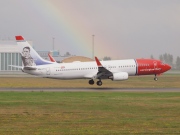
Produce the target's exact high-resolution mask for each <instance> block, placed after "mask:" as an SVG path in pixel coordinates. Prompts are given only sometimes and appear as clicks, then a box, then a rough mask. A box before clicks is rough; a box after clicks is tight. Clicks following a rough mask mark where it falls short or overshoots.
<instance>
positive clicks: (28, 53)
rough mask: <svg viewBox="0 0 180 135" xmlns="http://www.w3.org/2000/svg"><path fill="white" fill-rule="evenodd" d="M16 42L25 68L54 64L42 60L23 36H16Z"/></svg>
mask: <svg viewBox="0 0 180 135" xmlns="http://www.w3.org/2000/svg"><path fill="white" fill-rule="evenodd" d="M16 41H17V45H18V49H19V52H20V53H21V57H22V62H23V64H24V66H36V65H46V64H52V63H53V62H50V61H47V60H44V59H43V58H41V57H40V56H39V54H38V53H37V52H36V51H35V50H34V49H33V48H32V47H31V45H30V44H29V43H28V42H27V41H25V40H24V38H23V37H22V36H16Z"/></svg>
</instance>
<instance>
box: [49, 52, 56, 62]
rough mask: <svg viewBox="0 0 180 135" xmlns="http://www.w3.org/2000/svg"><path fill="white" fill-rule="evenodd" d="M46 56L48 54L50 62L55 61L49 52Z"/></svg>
mask: <svg viewBox="0 0 180 135" xmlns="http://www.w3.org/2000/svg"><path fill="white" fill-rule="evenodd" d="M48 56H49V59H50V61H51V62H56V60H55V59H54V58H53V57H52V56H51V54H50V53H48Z"/></svg>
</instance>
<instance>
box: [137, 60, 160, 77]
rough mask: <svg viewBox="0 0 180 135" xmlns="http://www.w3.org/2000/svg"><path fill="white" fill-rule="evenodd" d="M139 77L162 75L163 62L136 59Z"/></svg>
mask: <svg viewBox="0 0 180 135" xmlns="http://www.w3.org/2000/svg"><path fill="white" fill-rule="evenodd" d="M136 63H137V75H150V74H160V73H162V71H161V64H160V63H161V61H159V60H154V59H136Z"/></svg>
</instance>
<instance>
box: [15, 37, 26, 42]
mask: <svg viewBox="0 0 180 135" xmlns="http://www.w3.org/2000/svg"><path fill="white" fill-rule="evenodd" d="M15 37H16V41H22V40H24V38H23V37H22V36H15Z"/></svg>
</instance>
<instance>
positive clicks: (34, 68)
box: [23, 66, 37, 70]
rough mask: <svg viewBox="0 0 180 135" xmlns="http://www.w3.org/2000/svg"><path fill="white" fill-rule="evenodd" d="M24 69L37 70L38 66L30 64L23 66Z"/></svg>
mask: <svg viewBox="0 0 180 135" xmlns="http://www.w3.org/2000/svg"><path fill="white" fill-rule="evenodd" d="M23 69H24V70H36V69H37V68H36V67H33V66H29V67H27V66H26V67H23Z"/></svg>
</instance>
